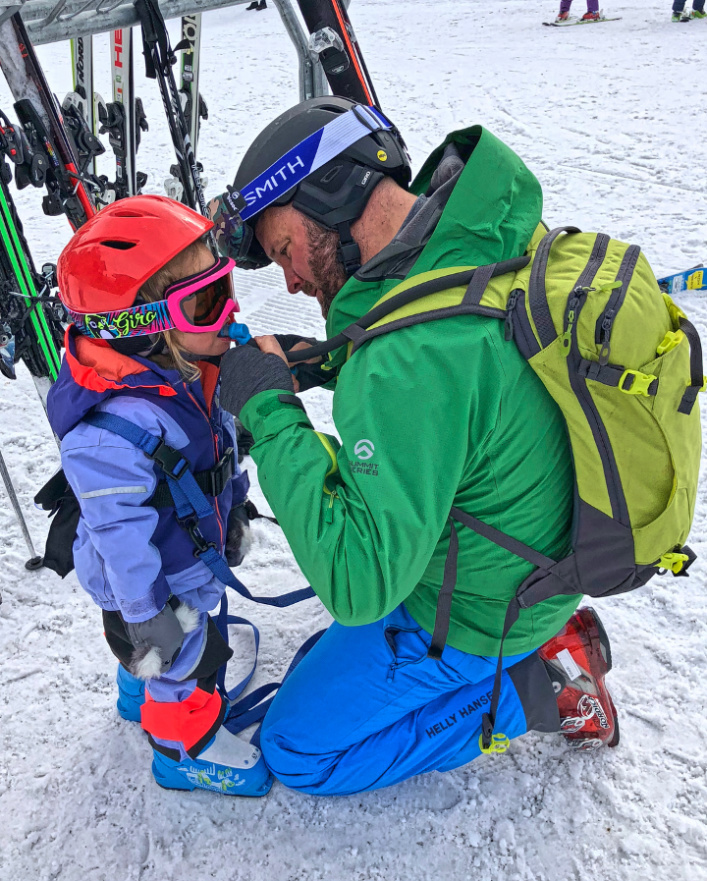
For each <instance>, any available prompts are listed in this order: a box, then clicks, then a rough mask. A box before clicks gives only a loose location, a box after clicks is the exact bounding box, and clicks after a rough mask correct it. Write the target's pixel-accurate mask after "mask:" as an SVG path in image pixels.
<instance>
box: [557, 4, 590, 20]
mask: <svg viewBox="0 0 707 881" xmlns="http://www.w3.org/2000/svg"><path fill="white" fill-rule="evenodd" d="M571 6H572V0H561V2H560V11H559V13H558V15H557V18H556V19H555V21H567V20H568V19H569V17H570V7H571ZM600 19H601V14H600V13H599V0H587V11H586V12H585V13H584V15H583V16H582V18H581V19H580V21H599V20H600Z"/></svg>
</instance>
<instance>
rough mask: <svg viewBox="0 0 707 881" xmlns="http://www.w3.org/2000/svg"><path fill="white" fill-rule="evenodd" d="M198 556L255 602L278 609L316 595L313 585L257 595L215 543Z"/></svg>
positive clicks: (198, 551) (206, 546) (227, 582)
mask: <svg viewBox="0 0 707 881" xmlns="http://www.w3.org/2000/svg"><path fill="white" fill-rule="evenodd" d="M195 554H196V556H197V557H198V558H199V559H200V560H201V561H202V562H203V563H205V564H206V565H207V566H208V567H209V569H210V570H211V571H212V572H213V573H214V575H215V576H216V577H217V578H218V580H219V581H221V582H223V584H227V585H228V586H229V587H232V588H233V589H234V590H235V591H236V593H238V594H240V595H241V596H242V597H243V598H244V599H246V600H252V602H254V603H260V604H261V605H264V606H276V607H277V608H278V609H285V608H287V606H292V605H294V604H295V603H299V602H300V601H301V600H308V599H310V598H311V597H313V596H316V594H315V593H314V591H313V590H312V588H311V587H301V588H299V590H292V591H290V592H289V593H283V594H281V595H280V596H277V597H256V596H253V594H252V593H251V592H250V591H249V590H248V588H247V587H246V586H245V585H244V584H243V583H242V582H241V581H239V580H238V579H237V578H236V576H235V575H234V574H233V572H231V570H230V568H229V566H228V563H227V562H226V561H225V560H224V558H223V557H222V556H221V554H219V552H218V551H217V550H216V548H215V547H214V546H213V544H206V542H204V548H203V550H202V549H198V550H197V551H195Z"/></svg>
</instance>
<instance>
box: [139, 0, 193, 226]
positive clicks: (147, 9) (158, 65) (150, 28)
mask: <svg viewBox="0 0 707 881" xmlns="http://www.w3.org/2000/svg"><path fill="white" fill-rule="evenodd" d="M135 8H136V9H137V12H138V15H139V16H140V22H141V24H142V40H143V45H144V55H145V75H146V76H147V77H148V79H156V80H157V81H158V83H159V87H160V93H161V95H162V103H163V104H164V109H165V113H166V114H167V123H168V125H169V131H170V134H171V136H172V144H173V145H174V152H175V154H176V157H177V168H178V172H179V179H180V181H181V183H182V185H183V187H184V194H183V201H184V202H185V204H186V205H188V206H189V207H190V208H193V209H194V210H196V211H201V213H202V214H203V215H204V216H205V217H207V216H208V212H207V209H206V200H205V198H204V191H203V188H202V185H201V175H200V174H199V169H198V168H197V164H196V158H195V156H194V148H193V145H192V142H191V136H190V133H189V127H188V125H187V122H186V119H185V117H184V111H183V110H182V104H181V101H180V98H179V91H178V89H177V84H176V82H175V79H174V72H173V70H172V66H173V65H174V64H175V63H176V61H177V56H176V55H175V53H174V50H173V49H172V46H171V43H170V41H169V34H168V33H167V28H166V26H165V23H164V19H163V18H162V13H161V12H160V8H159V6H158V4H157V2H156V0H135Z"/></svg>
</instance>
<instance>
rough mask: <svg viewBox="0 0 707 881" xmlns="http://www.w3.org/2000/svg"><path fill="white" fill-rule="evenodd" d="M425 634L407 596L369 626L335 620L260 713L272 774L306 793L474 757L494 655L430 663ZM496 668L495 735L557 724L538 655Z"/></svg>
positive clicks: (372, 784) (367, 786)
mask: <svg viewBox="0 0 707 881" xmlns="http://www.w3.org/2000/svg"><path fill="white" fill-rule="evenodd" d="M430 641H431V636H430V634H429V633H427V632H426V631H425V630H423V629H422V628H421V627H420V626H419V625H418V624H417V623H416V622H415V621H414V619H413V618H412V617H411V616H410V614H409V613H408V611H407V609H406V608H405V606H404V605H401V606H399V607H398V608H397V609H395V611H393V612H392V613H391V614H390V615H388V616H386V617H385V618H383V619H381V620H380V621H376V622H375V623H374V624H368V625H365V626H362V627H343V626H342V625H340V624H338V623H334V624H332V625H331V627H330V628H329V629H328V630H327V632H326V633H325V634H324V636H322V638H321V639H320V640H319V641H318V642H317V643H316V645H315V646H314V648H313V649H312V650H311V651H310V652H309V654H307V655H306V656H305V657H304V659H303V660H302V661H301V662H300V663H299V665H298V666H297V667H295V669H294V670H293V671H292V673H291V675H290V676H288V678H287V679H286V680H285V682H284V683H283V685H282V687H281V688H280V690H279V692H278V693H277V696H276V697H275V700H274V701H273V704H272V706H271V707H270V709H269V711H268V713H267V715H266V717H265V721H264V723H263V728H262V731H261V737H260V743H261V748H262V750H263V755H264V756H265V760H266V762H267V764H268V765H269V767H270V769H271V770H272V772H273V774H274V775H275V776H276V777H277V778H278V779H279V780H280V781H281V782H282V783H284V784H285V785H286V786H288V787H290V788H292V789H297V790H300V791H302V792H307V793H312V794H315V795H348V794H351V793H355V792H364V791H366V790H372V789H378V788H380V787H383V786H390V785H392V784H394V783H398V782H400V781H401V780H405V779H407V778H408V777H412V776H413V775H415V774H423V773H425V772H427V771H435V770H436V771H447V770H451V769H452V768H457V767H459V766H461V765H465V764H467V763H468V762H471V761H472V760H473V759H475V758H477V756H479V755H480V753H481V744H480V737H481V717H482V714H483V713H484V712H486V711H488V709H489V705H490V702H491V691H492V688H493V677H494V673H495V670H496V663H497V659H496V658H485V657H480V656H477V655H470V654H466V653H465V652H462V651H459V650H458V649H454V648H451V647H450V646H447V647H445V649H444V652H443V655H442V659H441V660H440V661H434V660H431V659H430V658H428V657H427V649H428V647H429V644H430ZM503 666H504V673H503V681H502V686H501V699H500V702H499V706H498V712H497V715H496V726H495V735H505V737H499V738H498V740H499V743H501V744H502V743H504V742H505V743H507V741H508V740H511V739H513V738H514V737H518V736H519V735H521V734H524V733H525V732H526V731H527V730H529V729H530V728H534V729H536V730H541V731H557V730H559V716H558V710H557V701H556V699H555V693H554V691H553V689H552V686H551V684H550V680H549V678H548V676H547V673H546V672H545V668H544V665H543V663H542V661H541V660H540V658H539V656H538V655H537V653H536V652H532V653H527V654H523V655H515V656H512V657H509V658H504V662H503ZM506 739H507V740H506Z"/></svg>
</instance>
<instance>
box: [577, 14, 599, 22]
mask: <svg viewBox="0 0 707 881" xmlns="http://www.w3.org/2000/svg"><path fill="white" fill-rule="evenodd" d="M580 21H601V13H600V12H585V13H584V15H583V16H582V17H581V18H580Z"/></svg>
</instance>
